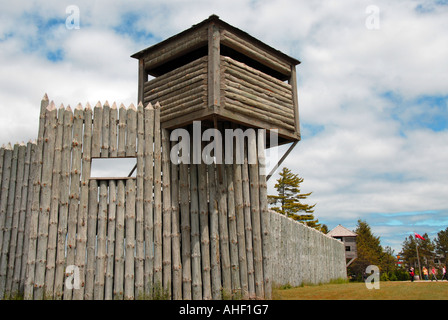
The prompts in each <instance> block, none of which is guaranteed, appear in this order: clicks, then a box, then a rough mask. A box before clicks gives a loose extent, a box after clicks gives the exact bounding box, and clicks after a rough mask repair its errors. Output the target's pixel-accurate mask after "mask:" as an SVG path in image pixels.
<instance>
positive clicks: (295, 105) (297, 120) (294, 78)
mask: <svg viewBox="0 0 448 320" xmlns="http://www.w3.org/2000/svg"><path fill="white" fill-rule="evenodd" d="M289 84H290V85H291V87H292V103H293V108H294V120H295V129H296V132H297V133H298V135H299V136H300V116H299V99H298V96H297V72H296V67H295V66H292V67H291V77H290V78H289Z"/></svg>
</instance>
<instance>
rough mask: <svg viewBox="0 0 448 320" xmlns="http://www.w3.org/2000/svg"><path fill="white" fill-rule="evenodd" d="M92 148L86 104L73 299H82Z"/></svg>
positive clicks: (89, 111) (87, 106)
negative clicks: (76, 285)
mask: <svg viewBox="0 0 448 320" xmlns="http://www.w3.org/2000/svg"><path fill="white" fill-rule="evenodd" d="M91 148H92V108H91V107H90V105H89V104H88V103H87V105H86V107H85V109H84V136H83V148H82V171H81V195H80V199H79V217H78V237H77V242H76V256H75V265H76V266H77V267H78V268H79V283H80V288H78V289H75V290H74V292H73V299H75V300H83V299H84V288H85V279H86V250H87V247H86V246H87V224H88V216H87V215H88V209H89V178H90V171H91V163H90V162H91Z"/></svg>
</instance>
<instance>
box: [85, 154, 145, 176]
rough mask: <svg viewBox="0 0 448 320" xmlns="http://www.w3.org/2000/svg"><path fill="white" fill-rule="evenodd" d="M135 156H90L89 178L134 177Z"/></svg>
mask: <svg viewBox="0 0 448 320" xmlns="http://www.w3.org/2000/svg"><path fill="white" fill-rule="evenodd" d="M136 168H137V158H135V157H124V158H92V166H91V169H90V170H91V171H90V179H94V180H123V179H135V177H136V171H137V170H136Z"/></svg>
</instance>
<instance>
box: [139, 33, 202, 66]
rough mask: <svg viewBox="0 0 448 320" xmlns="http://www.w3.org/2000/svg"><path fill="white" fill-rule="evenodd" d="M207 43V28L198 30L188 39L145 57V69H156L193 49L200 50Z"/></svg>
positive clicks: (181, 39)
mask: <svg viewBox="0 0 448 320" xmlns="http://www.w3.org/2000/svg"><path fill="white" fill-rule="evenodd" d="M206 41H207V28H203V29H200V30H198V32H194V33H191V34H189V35H187V36H186V37H182V38H180V39H178V40H177V41H172V42H171V43H169V44H167V45H165V46H163V47H160V48H159V49H157V50H154V51H153V52H151V53H148V54H147V55H145V68H146V69H150V68H155V67H156V66H158V65H160V64H162V63H164V62H166V61H169V60H170V59H172V57H175V56H179V55H182V54H183V53H185V52H189V51H190V50H191V49H194V48H199V47H200V46H202V45H203V44H204V43H206Z"/></svg>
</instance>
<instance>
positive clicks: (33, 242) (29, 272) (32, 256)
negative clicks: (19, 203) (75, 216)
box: [24, 94, 49, 300]
mask: <svg viewBox="0 0 448 320" xmlns="http://www.w3.org/2000/svg"><path fill="white" fill-rule="evenodd" d="M48 104H49V101H48V96H47V94H45V95H44V97H43V99H42V101H41V104H40V115H39V129H38V134H37V147H36V157H35V170H34V171H35V174H34V176H33V197H32V198H33V201H32V205H31V220H30V229H29V234H30V236H29V245H28V257H27V268H26V281H25V291H24V298H25V299H26V300H32V299H33V291H34V275H35V273H34V271H35V264H36V248H37V231H38V223H39V200H40V184H41V178H42V150H43V139H44V131H45V112H46V108H47V106H48Z"/></svg>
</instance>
